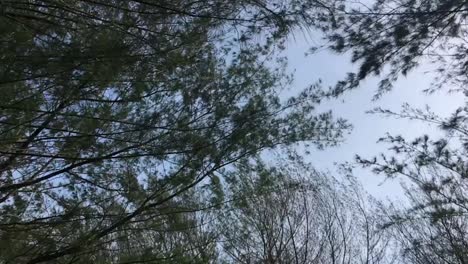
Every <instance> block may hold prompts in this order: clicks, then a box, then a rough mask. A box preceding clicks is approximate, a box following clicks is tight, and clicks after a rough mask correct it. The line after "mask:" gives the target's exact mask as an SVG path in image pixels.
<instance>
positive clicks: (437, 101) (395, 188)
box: [285, 36, 464, 198]
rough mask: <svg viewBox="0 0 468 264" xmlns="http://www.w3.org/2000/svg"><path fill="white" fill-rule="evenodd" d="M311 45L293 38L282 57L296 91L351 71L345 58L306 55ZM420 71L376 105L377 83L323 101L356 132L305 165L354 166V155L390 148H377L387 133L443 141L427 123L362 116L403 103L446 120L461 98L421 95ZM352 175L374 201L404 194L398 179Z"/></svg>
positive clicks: (424, 77)
mask: <svg viewBox="0 0 468 264" xmlns="http://www.w3.org/2000/svg"><path fill="white" fill-rule="evenodd" d="M311 43H312V41H310V40H307V39H306V38H302V37H301V36H296V38H295V39H294V40H291V41H289V43H288V45H287V49H286V52H285V55H286V56H287V57H288V59H289V69H290V70H291V71H292V70H294V71H295V74H294V75H295V83H294V85H293V87H294V89H298V90H299V89H302V88H305V87H306V86H307V85H308V84H311V83H313V82H315V81H317V80H318V79H322V81H323V84H324V86H326V85H333V84H334V83H335V82H336V81H337V80H339V79H341V78H343V77H344V76H345V74H346V72H348V71H349V70H351V69H352V67H353V66H352V65H351V64H350V62H349V57H347V56H343V55H336V54H332V53H330V52H328V51H321V52H319V53H316V54H313V55H310V56H305V53H306V52H307V50H308V48H309V47H310V46H311ZM423 67H424V66H423ZM423 67H422V68H418V69H416V70H415V71H413V72H411V73H410V74H409V75H408V76H407V77H405V78H401V79H400V80H399V81H398V82H397V83H396V85H395V89H394V90H393V91H391V92H390V93H388V94H385V95H384V96H383V97H382V98H381V99H379V100H377V101H372V96H373V95H374V93H375V91H376V87H377V82H378V78H372V79H369V80H366V81H365V82H363V84H362V86H361V87H360V88H358V89H356V90H354V91H351V92H348V93H347V94H345V95H344V96H342V97H341V98H340V100H335V101H329V102H326V101H325V102H323V106H322V107H323V109H324V110H325V109H331V110H333V112H334V113H335V115H336V116H340V117H343V118H346V119H348V120H349V121H350V122H351V123H352V124H353V126H354V129H353V131H352V133H351V134H350V135H348V136H347V137H346V142H345V143H344V144H342V145H340V146H338V147H335V148H331V149H326V150H324V151H314V152H312V153H311V154H310V155H308V156H307V160H308V161H310V162H312V163H313V164H314V166H316V167H317V168H319V169H324V170H330V171H334V167H335V166H334V165H333V164H334V162H344V161H353V157H354V155H355V154H360V155H362V156H365V157H370V156H373V155H375V154H378V153H381V152H385V151H386V148H388V145H384V144H376V141H377V140H378V138H380V137H382V136H384V135H385V133H387V132H389V133H390V134H393V135H402V136H404V137H406V138H410V139H412V138H415V137H417V136H421V135H422V134H429V135H433V136H444V135H443V134H441V133H440V131H439V130H438V129H437V128H436V127H434V126H431V125H429V124H427V123H423V122H418V121H409V120H401V119H395V118H385V117H382V116H379V115H371V114H366V113H365V112H366V111H367V110H370V109H372V108H375V107H377V106H380V107H382V108H385V109H390V110H394V111H398V110H399V109H400V108H401V106H402V104H404V103H409V104H410V105H411V106H413V107H419V108H423V107H425V105H429V106H430V107H431V108H432V110H433V111H434V112H435V113H437V114H439V115H441V116H447V115H449V114H450V113H452V111H453V110H455V109H456V108H457V107H459V106H461V105H462V104H463V103H464V96H460V94H448V93H446V92H444V91H440V92H436V93H435V94H433V95H427V94H424V93H423V92H422V90H423V89H425V88H428V86H429V84H430V82H431V80H432V78H433V77H432V75H431V74H430V73H426V72H425V71H427V69H428V67H425V69H424V68H423ZM342 100H344V102H342ZM356 176H357V177H358V179H359V180H360V181H361V182H362V184H363V186H364V188H365V189H366V191H368V192H369V193H370V194H372V195H374V196H376V197H378V198H384V197H389V198H392V197H393V198H394V197H400V195H401V194H402V190H401V187H400V186H399V183H398V181H396V180H393V181H392V180H391V181H385V182H384V177H383V176H376V175H373V174H372V173H371V172H369V171H368V170H358V171H356ZM381 183H382V184H381Z"/></svg>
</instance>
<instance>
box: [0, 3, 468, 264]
mask: <svg viewBox="0 0 468 264" xmlns="http://www.w3.org/2000/svg"><path fill="white" fill-rule="evenodd" d="M467 14H468V3H466V1H462V0H431V1H427V0H398V1H393V0H388V1H387V0H377V1H375V2H373V3H370V4H367V3H364V2H350V1H344V0H335V1H323V2H322V1H320V0H239V1H223V0H212V1H211V0H210V1H191V0H171V1H168V0H162V1H160V0H134V1H124V0H112V1H106V0H73V1H61V0H37V1H36V0H19V1H7V0H3V1H0V42H1V45H0V94H1V100H0V263H246V264H247V263H268V264H274V263H296V264H299V263H333V264H335V263H353V264H354V263H363V264H364V263H365V264H371V263H373V264H377V263H382V264H383V263H418V264H419V263H421V264H422V263H437V264H438V263H460V264H462V263H467V262H468V250H467V248H468V244H467V243H468V236H467V234H468V233H467V232H468V226H467V220H468V219H467V217H466V216H467V208H468V207H467V206H468V197H467V194H466V191H467V186H468V185H467V180H466V179H467V177H468V176H467V175H468V171H467V168H468V160H467V158H466V157H467V153H468V144H467V142H468V137H467V135H468V128H467V126H466V121H467V113H466V112H467V111H468V110H467V109H466V108H460V109H458V110H457V111H456V112H455V113H454V114H453V115H452V116H451V117H449V118H443V117H439V116H437V115H436V114H435V113H432V112H431V111H430V110H429V109H427V110H419V109H413V108H411V107H410V106H407V107H405V108H404V109H403V111H402V112H401V113H396V112H392V111H389V110H385V109H380V108H378V109H375V110H374V112H375V113H379V114H384V115H389V116H396V117H399V118H409V119H414V120H422V121H427V122H430V123H432V124H437V125H439V126H440V128H441V129H442V130H444V131H445V132H446V133H447V135H448V137H449V138H450V139H451V140H447V139H439V140H433V139H431V138H430V137H428V136H421V137H420V138H417V139H416V140H414V141H408V140H406V139H404V138H403V137H401V136H392V135H388V136H387V137H385V138H383V139H382V141H385V142H387V143H390V144H392V146H393V147H392V149H391V150H392V151H394V153H393V154H392V153H387V154H385V155H382V156H381V157H379V158H372V159H365V158H362V157H358V158H357V163H359V164H360V165H363V166H364V167H372V168H373V170H374V172H375V173H377V174H385V175H386V176H387V177H390V178H394V177H404V178H405V179H407V180H406V184H407V185H406V187H405V188H406V190H407V192H406V196H407V198H408V204H407V205H402V204H398V203H390V204H389V203H384V202H378V201H376V200H374V199H372V198H369V197H368V196H367V195H366V194H365V192H364V191H363V190H362V189H361V187H360V186H359V183H358V182H357V181H356V180H355V179H354V177H353V176H350V177H348V178H338V180H337V179H335V178H334V177H333V176H331V175H330V174H329V173H321V172H318V171H316V170H315V169H314V168H313V167H312V165H313V164H312V165H310V164H307V163H305V162H304V161H303V159H302V158H301V157H300V156H298V155H297V154H296V153H295V150H294V148H291V146H294V145H297V144H298V143H305V145H312V146H315V147H316V148H324V147H328V146H335V145H337V144H338V143H339V142H341V141H342V140H343V136H344V134H345V133H346V132H347V131H348V130H349V128H350V125H349V124H348V123H347V122H346V121H344V120H342V119H339V118H334V117H333V116H332V113H331V112H324V113H321V112H319V111H317V107H318V106H319V105H320V103H321V102H322V101H323V99H324V98H330V97H334V96H335V97H336V96H342V95H343V93H344V92H345V91H347V90H351V89H354V88H357V87H358V86H359V85H360V84H361V82H362V81H363V80H365V79H366V78H368V77H370V76H371V75H379V76H380V75H381V76H383V77H380V78H381V82H380V85H379V89H378V92H377V94H376V96H377V97H379V96H381V95H382V93H383V92H385V91H388V90H389V89H391V88H392V86H393V84H394V83H395V81H396V80H397V79H398V78H399V77H400V76H401V75H406V74H407V73H408V72H410V71H411V70H412V69H414V68H416V67H417V66H418V65H420V64H423V63H426V62H427V63H433V65H435V68H434V69H435V70H436V72H437V73H438V75H437V76H438V78H437V79H436V80H434V86H433V87H428V88H427V90H428V91H433V90H434V89H437V88H444V89H446V90H462V91H464V86H465V85H466V84H467V77H466V69H467V65H468V59H467V54H468V53H467V48H466V32H467V31H466V21H465V20H466V16H467ZM297 30H303V31H308V32H312V33H313V34H317V35H318V34H319V32H321V33H323V36H324V37H325V39H326V40H327V41H329V42H328V43H329V48H330V49H331V50H332V51H334V52H336V53H339V54H341V53H350V54H351V58H352V62H353V63H356V64H357V65H358V66H359V67H358V70H357V72H354V73H349V74H348V75H347V78H346V79H344V80H342V81H339V82H338V83H337V85H336V86H334V87H332V89H331V90H329V91H324V90H321V87H319V86H318V85H311V86H310V87H309V88H307V89H305V90H303V91H300V92H298V93H297V94H296V95H293V96H291V97H288V98H286V96H284V94H285V93H283V92H284V91H285V90H286V89H288V88H290V87H291V84H292V76H291V75H290V74H289V73H288V72H287V71H286V63H287V61H286V59H285V58H283V57H281V51H282V50H284V48H285V47H284V45H285V43H286V41H287V39H288V37H289V36H290V35H291V33H294V32H295V31H297ZM317 77H319V76H317ZM289 94H290V93H289ZM270 150H275V151H276V150H278V151H276V152H275V153H276V154H278V153H279V154H278V155H279V156H278V157H273V153H272V152H267V151H270ZM392 155H394V156H392Z"/></svg>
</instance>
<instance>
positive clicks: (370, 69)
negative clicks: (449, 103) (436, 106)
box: [327, 0, 468, 98]
mask: <svg viewBox="0 0 468 264" xmlns="http://www.w3.org/2000/svg"><path fill="white" fill-rule="evenodd" d="M342 2H344V5H343V6H342V7H341V8H338V9H336V10H335V12H334V13H335V17H336V20H337V21H338V23H335V27H333V28H330V29H329V30H328V32H327V39H328V40H329V41H330V42H331V45H330V48H331V49H332V50H334V51H336V52H338V53H350V54H351V60H352V62H353V63H356V64H357V65H358V67H359V68H358V70H357V71H356V72H354V73H350V74H349V75H348V76H347V78H345V80H343V81H340V82H339V83H338V84H337V85H336V86H335V87H334V88H333V89H332V90H331V91H330V92H329V95H332V96H337V95H339V94H342V93H343V92H345V91H347V90H349V89H353V88H356V87H358V86H359V84H360V83H361V81H362V80H364V79H365V78H367V77H369V76H372V75H382V78H381V82H380V84H379V87H378V91H377V93H376V95H375V96H376V98H378V97H380V96H381V95H382V94H383V93H384V92H387V91H389V90H390V89H392V87H393V83H394V82H395V81H396V80H397V79H398V78H399V77H400V76H402V75H403V76H404V75H407V74H408V73H409V72H410V71H411V70H413V69H414V68H416V67H417V66H419V65H420V64H421V63H422V62H431V63H433V64H434V65H435V67H436V72H437V73H438V74H439V75H438V77H437V78H436V80H435V81H434V83H433V84H434V86H433V87H430V88H427V91H433V90H434V89H438V88H441V87H444V88H446V89H450V90H453V89H458V88H461V89H463V86H464V85H466V83H467V81H468V80H467V79H466V74H465V72H466V66H467V65H468V63H467V62H468V57H467V56H466V54H467V52H466V50H467V49H466V43H465V39H466V34H467V28H466V25H465V24H466V23H465V20H466V18H467V10H468V9H467V7H468V6H467V5H466V1H463V0H455V1H453V0H434V1H424V0H404V1H397V0H395V1H394V0H386V1H373V2H372V3H366V1H362V2H361V1H358V2H352V3H348V2H347V1H342ZM449 85H450V86H451V87H449V88H447V86H449ZM454 87H455V88H454Z"/></svg>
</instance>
